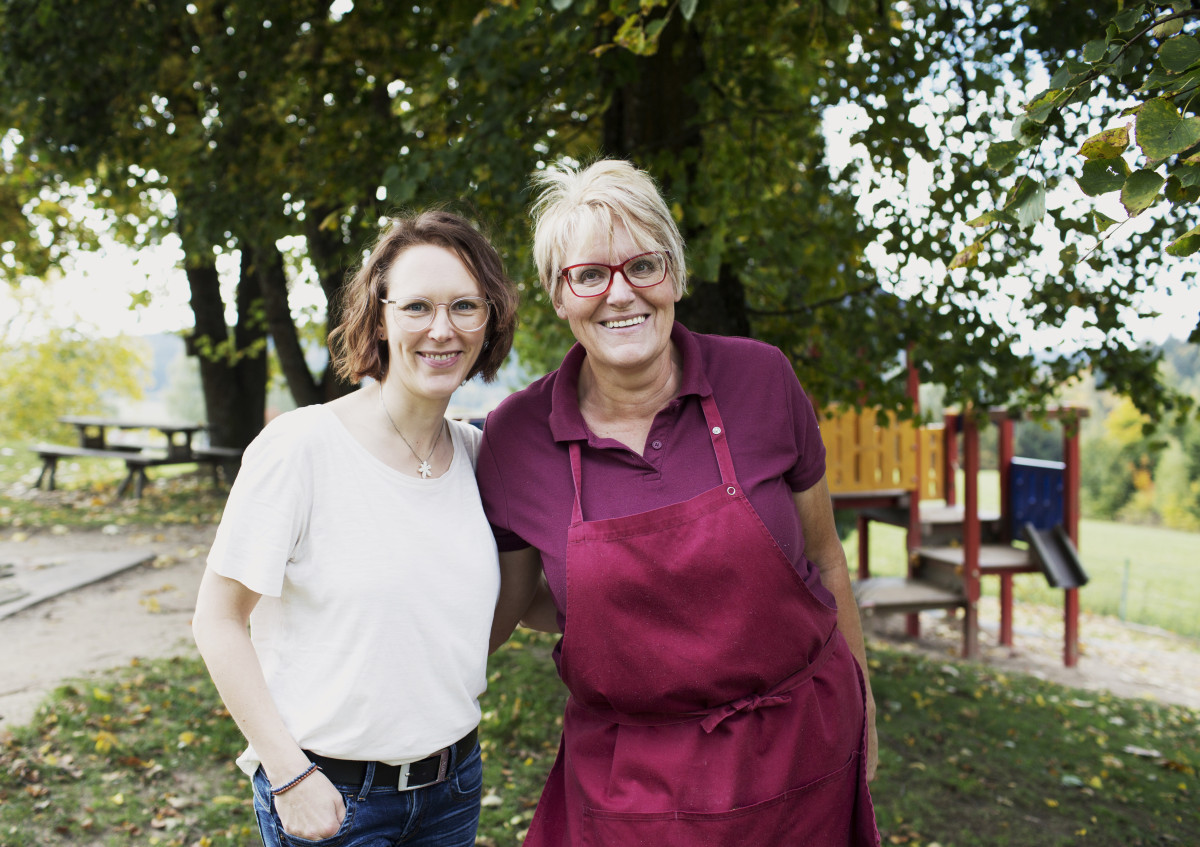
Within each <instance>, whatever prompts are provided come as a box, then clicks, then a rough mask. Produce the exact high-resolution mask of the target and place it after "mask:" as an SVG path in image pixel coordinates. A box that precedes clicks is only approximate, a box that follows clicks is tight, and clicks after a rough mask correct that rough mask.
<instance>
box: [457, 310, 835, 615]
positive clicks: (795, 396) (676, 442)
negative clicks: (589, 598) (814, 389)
mask: <svg viewBox="0 0 1200 847" xmlns="http://www.w3.org/2000/svg"><path fill="white" fill-rule="evenodd" d="M671 341H672V342H673V344H674V345H675V347H676V349H677V350H678V351H679V354H680V358H681V361H682V365H683V373H682V378H681V380H680V388H679V394H678V396H677V397H676V398H675V399H674V400H672V401H671V402H670V403H668V404H667V405H666V407H665V408H663V409H662V410H661V411H660V412H659V413H658V415H657V416H655V418H654V423H653V424H652V425H651V427H650V434H649V436H648V437H647V438H646V447H645V454H644V455H641V456H639V455H638V454H637V453H634V452H633V451H632V450H630V449H629V448H628V447H626V446H625V445H624V444H621V443H620V442H618V441H614V440H612V439H608V438H600V437H597V436H596V435H594V434H592V433H591V432H590V431H589V430H588V428H587V424H586V423H585V422H584V420H583V415H582V414H581V413H580V411H579V400H578V386H579V372H580V369H581V368H582V366H583V361H584V358H585V357H586V355H587V353H586V352H585V351H584V349H583V347H582V346H580V345H579V344H576V345H575V346H574V347H572V348H571V349H570V351H569V352H568V353H567V355H566V357H565V358H564V359H563V362H562V365H560V366H559V368H558V370H556V371H553V372H552V373H549V374H547V375H546V376H544V377H542V378H541V379H539V380H538V381H537V382H534V383H533V384H532V385H530V386H529V387H528V388H526V389H524V390H522V391H519V392H517V393H515V394H513V395H511V396H510V397H508V398H506V399H505V400H504V402H502V403H501V404H500V405H499V406H498V407H497V408H496V409H495V410H494V411H493V412H492V413H491V414H490V415H488V418H487V422H486V424H485V425H484V429H483V444H482V446H481V448H480V453H479V463H478V469H477V474H478V478H479V492H480V495H481V496H482V498H483V507H484V510H485V511H486V512H487V516H488V520H490V521H491V523H492V529H493V531H494V533H495V535H496V543H497V546H498V547H499V549H500V550H501V552H505V551H511V550H519V549H522V548H524V547H529V546H533V547H536V548H537V549H538V550H539V551H540V552H541V554H542V565H543V567H544V568H545V572H546V579H547V581H548V582H549V584H550V590H551V592H552V593H553V594H554V599H555V602H556V603H557V604H558V609H559V614H560V616H561V614H562V612H563V610H564V609H565V608H566V598H567V594H566V549H567V527H568V526H569V525H570V523H571V506H572V502H573V500H574V486H573V485H572V482H571V462H570V457H569V454H568V450H567V445H568V443H570V442H571V441H580V442H583V449H582V451H581V453H582V479H583V502H582V508H583V519H584V520H585V521H594V520H602V519H607V518H616V517H624V516H626V515H634V514H638V513H640V512H645V511H649V510H650V509H656V508H659V507H660V506H668V505H671V504H674V503H680V502H683V501H685V500H688V499H690V498H692V497H695V496H696V495H698V494H701V493H703V492H705V491H707V490H708V489H710V488H713V487H715V486H717V485H719V484H720V483H721V471H720V468H719V467H718V466H717V457H716V454H715V453H714V452H713V446H712V441H711V439H710V437H709V434H708V425H707V423H706V422H705V419H704V411H703V409H702V408H701V404H700V398H701V397H703V396H706V395H708V394H712V395H713V397H714V398H715V399H716V401H717V407H718V409H719V410H720V412H721V417H722V419H723V420H724V424H725V432H726V435H727V437H728V440H729V446H730V451H731V453H732V454H733V463H734V469H735V471H736V473H737V477H738V481H739V482H740V484H741V486H742V488H743V489H744V490H745V491H746V493H747V495H748V496H749V498H750V502H751V504H752V505H753V506H754V508H755V510H757V512H758V514H759V517H760V518H762V521H763V523H764V524H766V527H767V529H768V530H769V531H770V533H771V535H772V536H773V537H774V539H775V541H776V543H778V544H779V547H780V549H782V550H783V553H784V555H785V556H786V557H787V558H788V559H789V560H790V561H791V563H792V566H793V567H794V568H795V569H796V571H797V572H798V573H799V574H800V576H801V577H802V578H803V579H804V581H805V583H806V584H807V585H808V586H809V588H810V589H811V590H812V591H813V593H814V594H815V596H816V597H817V598H818V599H819V600H821V601H822V602H824V603H826V604H827V605H828V606H830V607H831V608H832V607H833V606H834V605H835V604H834V600H833V597H832V595H831V594H830V593H829V592H828V591H827V590H826V589H825V587H824V586H822V585H821V582H820V578H819V575H818V572H817V570H816V568H814V567H813V566H812V565H810V563H809V562H808V560H807V559H806V558H805V556H804V535H803V532H802V530H801V527H800V520H799V516H798V515H797V512H796V506H795V502H794V501H793V499H792V493H793V492H795V491H804V490H806V489H808V488H810V487H811V486H813V485H814V484H816V483H817V482H819V481H820V479H821V477H822V476H823V475H824V473H825V445H824V444H823V443H822V441H821V433H820V431H819V429H818V425H817V417H816V414H815V412H814V411H813V407H812V404H811V403H810V402H809V399H808V397H807V395H805V393H804V390H803V389H802V388H801V387H800V383H799V381H798V380H797V379H796V374H795V372H794V371H793V370H792V366H791V364H790V363H789V362H788V360H787V358H786V357H785V356H784V355H783V353H782V352H780V350H778V349H777V348H775V347H772V346H770V345H768V344H764V343H762V342H760V341H754V340H751V339H748V338H731V337H727V336H718V335H700V334H697V333H693V332H690V331H689V330H687V329H686V328H685V327H684V326H683V325H682V324H680V323H678V322H677V323H676V324H675V325H674V327H673V328H672V331H671ZM713 543H714V544H719V543H721V539H720V538H714V539H713ZM731 552H732V553H734V555H731V557H730V560H729V568H730V574H729V576H730V579H737V578H738V573H737V571H738V564H739V562H738V559H737V556H736V551H731ZM560 622H561V618H560Z"/></svg>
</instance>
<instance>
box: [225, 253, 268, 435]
mask: <svg viewBox="0 0 1200 847" xmlns="http://www.w3.org/2000/svg"><path fill="white" fill-rule="evenodd" d="M253 261H254V257H253V254H251V255H250V256H247V255H246V252H245V251H243V252H242V263H241V273H240V276H239V279H238V288H237V326H236V327H234V334H233V337H234V348H235V352H234V354H233V356H234V363H235V364H234V379H235V382H236V390H237V403H236V405H235V406H234V409H233V417H232V420H231V425H232V430H233V438H234V440H233V441H232V442H230V444H231V445H232V446H235V447H245V446H246V445H247V444H249V443H250V442H251V441H252V440H254V436H256V435H258V433H259V432H260V431H261V430H262V428H263V425H264V424H265V423H266V413H267V327H266V323H265V321H263V319H262V318H261V317H260V314H261V312H260V310H261V309H262V288H261V286H260V285H259V284H258V277H257V276H256V275H255V273H254V271H253V268H252V263H253Z"/></svg>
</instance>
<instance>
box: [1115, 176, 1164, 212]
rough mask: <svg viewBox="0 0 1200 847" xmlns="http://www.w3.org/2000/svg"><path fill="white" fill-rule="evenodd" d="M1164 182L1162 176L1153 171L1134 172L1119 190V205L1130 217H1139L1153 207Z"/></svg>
mask: <svg viewBox="0 0 1200 847" xmlns="http://www.w3.org/2000/svg"><path fill="white" fill-rule="evenodd" d="M1166 181H1167V180H1166V179H1165V178H1164V177H1163V176H1162V174H1160V173H1157V172H1155V171H1150V170H1146V169H1145V168H1143V169H1141V170H1137V171H1134V172H1133V173H1131V174H1130V175H1129V179H1127V180H1125V187H1124V188H1122V189H1121V205H1122V206H1124V207H1125V211H1126V212H1128V213H1129V214H1130V215H1140V214H1141V213H1142V212H1144V211H1146V210H1147V209H1149V208H1150V207H1151V206H1153V205H1154V201H1155V200H1157V199H1158V194H1159V191H1161V190H1162V187H1163V184H1164V183H1165V182H1166Z"/></svg>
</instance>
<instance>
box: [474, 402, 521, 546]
mask: <svg viewBox="0 0 1200 847" xmlns="http://www.w3.org/2000/svg"><path fill="white" fill-rule="evenodd" d="M501 418H502V413H501V414H500V415H498V414H497V412H492V413H491V414H490V415H488V418H487V422H486V423H485V424H484V426H483V440H482V441H481V442H480V444H479V462H478V464H476V466H475V478H476V480H477V481H478V483H479V499H480V500H481V501H482V502H483V511H484V514H486V515H487V519H488V523H490V524H491V526H492V535H494V536H495V538H496V549H497V550H499V551H500V552H501V553H508V552H511V551H513V550H522V549H524V548H526V547H528V546H530V545H529V542H528V541H526V540H525V539H524V538H522V537H521V536H520V535H518V534H517V533H516V532H514V531H513V529H512V526H511V524H510V520H509V510H508V492H507V491H506V490H505V487H504V474H503V472H502V466H503V462H502V461H501V458H502V456H503V451H504V446H503V437H502V436H501V435H499V434H498V433H501V432H502V430H503V428H504V424H503V422H502V420H500V419H501Z"/></svg>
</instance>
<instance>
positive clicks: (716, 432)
mask: <svg viewBox="0 0 1200 847" xmlns="http://www.w3.org/2000/svg"><path fill="white" fill-rule="evenodd" d="M720 434H721V428H720V427H719V426H714V427H713V435H720Z"/></svg>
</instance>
